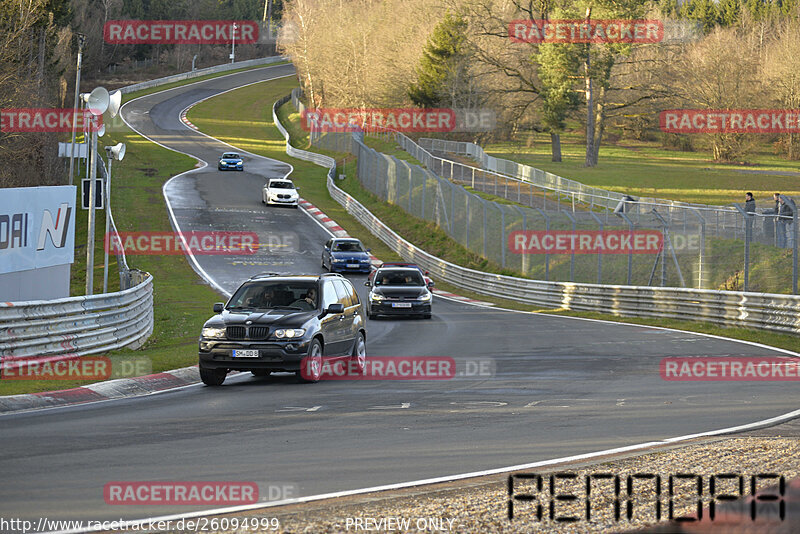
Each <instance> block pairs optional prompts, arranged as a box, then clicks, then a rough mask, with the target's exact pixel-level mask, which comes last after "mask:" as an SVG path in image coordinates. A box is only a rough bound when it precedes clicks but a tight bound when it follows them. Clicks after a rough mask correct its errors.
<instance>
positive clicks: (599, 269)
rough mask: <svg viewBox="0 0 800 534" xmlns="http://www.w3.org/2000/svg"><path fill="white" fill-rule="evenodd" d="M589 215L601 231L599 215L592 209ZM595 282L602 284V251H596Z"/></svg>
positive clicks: (601, 225) (601, 223)
mask: <svg viewBox="0 0 800 534" xmlns="http://www.w3.org/2000/svg"><path fill="white" fill-rule="evenodd" d="M589 215H591V216H592V218H593V219H594V220H595V221H597V224H599V225H600V231H601V232H602V231H603V221H601V220H600V217H598V216H597V215H595V213H594V212H593V211H590V212H589ZM597 283H598V284H602V283H603V253H602V252H598V253H597Z"/></svg>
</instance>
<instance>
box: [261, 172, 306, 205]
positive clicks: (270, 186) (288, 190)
mask: <svg viewBox="0 0 800 534" xmlns="http://www.w3.org/2000/svg"><path fill="white" fill-rule="evenodd" d="M299 199H300V195H299V194H298V193H297V188H296V187H295V186H294V184H293V183H292V181H291V180H287V179H286V178H272V179H270V180H269V181H268V182H267V183H266V184H264V189H263V190H262V193H261V202H262V203H264V204H267V205H270V204H283V205H286V206H294V207H295V208H296V207H297V201H298V200H299Z"/></svg>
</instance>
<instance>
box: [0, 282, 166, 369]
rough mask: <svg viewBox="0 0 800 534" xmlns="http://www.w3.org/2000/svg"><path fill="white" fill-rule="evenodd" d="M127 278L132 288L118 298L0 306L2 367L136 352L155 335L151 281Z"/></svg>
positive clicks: (91, 298) (73, 299)
mask: <svg viewBox="0 0 800 534" xmlns="http://www.w3.org/2000/svg"><path fill="white" fill-rule="evenodd" d="M129 274H130V276H131V278H132V279H133V280H132V282H133V283H134V284H135V285H134V286H133V287H131V288H130V289H126V290H124V291H119V292H117V293H106V294H102V295H91V296H86V297H69V298H64V299H58V300H36V301H28V302H13V303H12V302H6V303H0V333H1V334H2V336H1V337H2V341H0V366H3V365H5V364H4V361H5V362H7V361H8V360H9V359H13V360H14V361H15V362H17V361H18V360H17V359H19V358H22V359H23V361H24V359H30V358H36V359H37V360H41V359H47V360H59V359H64V358H71V357H75V356H84V355H87V354H96V353H99V352H106V351H109V350H113V349H118V348H122V347H128V348H131V349H136V348H138V347H140V346H141V345H142V344H143V343H144V342H145V341H146V340H147V338H148V337H149V336H150V334H151V333H152V332H153V277H152V276H150V274H149V273H143V272H141V271H136V270H131V271H129Z"/></svg>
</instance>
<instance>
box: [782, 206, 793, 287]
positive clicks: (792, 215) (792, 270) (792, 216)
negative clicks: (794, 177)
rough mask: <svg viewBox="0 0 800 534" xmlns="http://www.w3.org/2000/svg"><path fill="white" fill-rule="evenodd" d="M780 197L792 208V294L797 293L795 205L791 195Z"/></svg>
mask: <svg viewBox="0 0 800 534" xmlns="http://www.w3.org/2000/svg"><path fill="white" fill-rule="evenodd" d="M781 198H783V199H784V201H785V202H786V203H787V204H789V207H791V208H792V295H797V205H796V204H795V203H794V199H793V198H792V197H787V196H785V195H781ZM787 237H788V236H787Z"/></svg>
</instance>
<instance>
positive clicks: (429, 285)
mask: <svg viewBox="0 0 800 534" xmlns="http://www.w3.org/2000/svg"><path fill="white" fill-rule="evenodd" d="M435 285H436V284H434V283H433V280H431V281H430V282H428V287H429V288H431V287H433V286H435Z"/></svg>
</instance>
